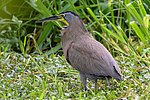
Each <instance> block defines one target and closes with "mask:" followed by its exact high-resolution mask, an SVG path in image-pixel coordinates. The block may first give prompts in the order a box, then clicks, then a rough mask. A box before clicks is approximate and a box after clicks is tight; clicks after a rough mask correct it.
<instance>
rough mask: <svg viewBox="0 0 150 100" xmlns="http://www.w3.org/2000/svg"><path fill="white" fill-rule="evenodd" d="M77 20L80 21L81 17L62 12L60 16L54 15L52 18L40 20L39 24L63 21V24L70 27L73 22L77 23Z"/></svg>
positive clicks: (69, 12)
mask: <svg viewBox="0 0 150 100" xmlns="http://www.w3.org/2000/svg"><path fill="white" fill-rule="evenodd" d="M75 19H78V20H79V19H80V17H79V16H78V15H77V14H76V13H74V12H71V11H66V12H62V13H60V14H59V15H53V16H51V17H48V18H44V19H41V20H39V21H38V22H45V21H61V22H63V23H65V24H66V25H67V26H69V25H70V23H72V22H73V21H75Z"/></svg>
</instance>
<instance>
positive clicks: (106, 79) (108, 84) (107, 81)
mask: <svg viewBox="0 0 150 100" xmlns="http://www.w3.org/2000/svg"><path fill="white" fill-rule="evenodd" d="M105 79H106V82H107V84H108V87H110V82H109V80H108V78H107V77H105Z"/></svg>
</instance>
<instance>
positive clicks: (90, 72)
mask: <svg viewBox="0 0 150 100" xmlns="http://www.w3.org/2000/svg"><path fill="white" fill-rule="evenodd" d="M60 15H61V17H57V18H56V19H60V18H61V19H62V18H63V19H64V20H65V21H66V22H65V23H67V25H68V26H67V27H66V28H64V29H63V30H62V33H61V42H62V49H63V52H64V55H65V58H66V60H67V61H68V63H69V64H70V65H71V66H72V67H73V68H75V69H76V70H78V71H79V73H80V78H81V82H82V83H83V85H84V89H85V90H86V89H87V86H86V84H87V83H86V81H87V78H88V79H90V80H94V81H95V84H97V79H101V78H104V79H106V81H107V83H108V85H109V81H108V78H109V77H113V78H115V79H116V80H122V79H123V78H122V74H121V71H120V68H119V66H118V64H117V63H116V61H115V60H114V58H113V57H112V55H111V54H110V53H109V51H108V50H107V49H106V48H105V47H104V46H103V45H102V44H101V43H100V42H98V41H96V40H95V39H94V38H93V37H92V36H91V35H90V34H89V32H88V31H87V30H86V28H85V26H84V24H83V22H82V20H81V19H80V17H79V16H78V15H77V14H75V13H73V12H70V11H68V12H63V13H61V14H60ZM55 17H56V16H55ZM52 18H54V17H50V18H49V20H51V19H52ZM64 20H63V21H64ZM95 88H96V87H95Z"/></svg>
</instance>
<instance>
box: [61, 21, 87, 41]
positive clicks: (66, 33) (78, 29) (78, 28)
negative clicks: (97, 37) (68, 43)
mask: <svg viewBox="0 0 150 100" xmlns="http://www.w3.org/2000/svg"><path fill="white" fill-rule="evenodd" d="M84 34H88V31H87V29H86V28H85V26H84V24H83V22H82V21H81V20H77V21H74V22H72V23H70V25H69V26H68V27H67V28H64V29H63V30H62V39H65V40H76V39H77V38H78V37H80V36H81V35H84Z"/></svg>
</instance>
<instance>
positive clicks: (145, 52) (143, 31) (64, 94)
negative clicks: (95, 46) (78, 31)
mask: <svg viewBox="0 0 150 100" xmlns="http://www.w3.org/2000/svg"><path fill="white" fill-rule="evenodd" d="M67 10H71V11H74V12H76V13H77V14H79V15H80V16H81V18H82V19H83V21H84V23H85V26H86V28H87V29H88V30H89V32H90V33H91V34H92V35H93V36H94V37H95V38H96V39H97V40H98V41H100V42H101V43H102V44H104V45H105V47H107V49H108V50H109V51H110V52H111V53H112V55H113V56H115V57H116V58H115V59H116V60H117V61H118V63H119V65H120V66H121V69H122V73H123V75H124V76H125V80H124V81H122V82H120V83H117V82H116V81H115V80H111V88H110V89H108V88H107V86H106V84H105V81H99V89H98V91H94V89H93V88H92V82H89V90H88V91H87V93H86V92H84V91H82V87H81V83H80V79H79V75H78V72H77V71H76V70H74V69H72V68H71V67H70V66H69V65H68V64H67V63H66V61H65V60H64V57H63V56H62V57H60V56H58V57H56V56H55V55H53V53H59V54H61V51H60V48H61V45H60V31H59V30H60V28H62V27H63V25H62V24H61V23H59V22H46V23H43V25H41V24H38V23H36V21H37V20H40V19H42V18H43V17H49V16H51V15H53V14H59V13H60V12H63V11H67ZM0 11H1V14H0V78H1V79H0V98H2V99H22V98H24V99H41V100H42V99H52V100H55V99H56V100H57V99H62V100H63V99H79V100H83V99H86V100H91V99H98V100H108V99H110V100H113V99H119V98H124V99H129V100H135V99H139V100H149V99H150V96H149V93H150V84H149V83H150V81H149V80H150V79H149V77H150V74H149V68H150V47H149V46H150V1H149V0H123V1H121V0H63V1H62V0H51V1H49V0H19V1H18V0H2V2H1V3H0ZM14 51H15V52H18V53H15V52H14ZM19 53H22V54H23V55H22V54H19ZM50 54H51V55H50ZM48 55H49V56H48ZM86 94H87V97H85V95H86Z"/></svg>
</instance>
